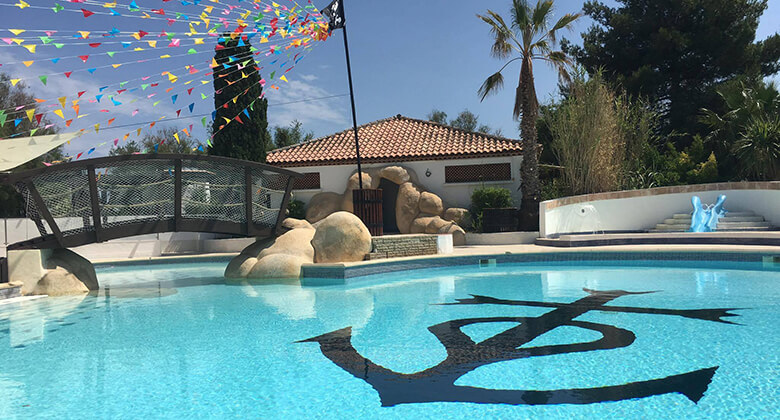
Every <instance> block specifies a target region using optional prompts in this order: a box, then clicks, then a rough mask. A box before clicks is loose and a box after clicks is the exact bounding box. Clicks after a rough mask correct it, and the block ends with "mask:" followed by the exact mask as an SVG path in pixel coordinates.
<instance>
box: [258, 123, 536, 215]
mask: <svg viewBox="0 0 780 420" xmlns="http://www.w3.org/2000/svg"><path fill="white" fill-rule="evenodd" d="M358 133H359V136H360V157H361V163H362V166H363V170H364V171H369V170H371V169H378V168H383V167H386V166H402V167H404V168H405V169H407V170H411V171H413V172H414V173H416V175H417V178H418V182H419V184H420V186H421V187H422V188H424V189H425V190H427V191H429V192H431V193H433V194H436V195H438V196H439V197H441V198H442V199H443V201H444V204H445V206H446V207H462V208H469V207H470V202H471V193H472V192H473V191H474V189H476V188H478V187H480V186H495V187H503V188H507V189H509V190H510V191H511V192H512V196H513V198H514V200H515V202H516V203H519V202H520V163H521V160H522V156H521V155H522V145H521V142H520V141H519V140H511V139H507V138H503V137H498V136H493V135H488V134H484V133H474V132H468V131H464V130H460V129H457V128H454V127H450V126H447V125H442V124H437V123H434V122H431V121H423V120H418V119H414V118H408V117H404V116H402V115H397V116H395V117H391V118H387V119H383V120H379V121H375V122H372V123H368V124H365V125H362V126H360V127H358ZM267 162H268V163H269V164H271V165H274V166H279V167H283V168H288V169H291V170H294V171H297V172H300V173H303V174H305V177H304V178H302V179H300V180H298V182H297V183H296V184H295V185H294V187H293V188H294V191H293V192H294V196H295V199H298V200H302V201H304V202H307V203H308V201H309V200H310V199H311V198H312V197H313V196H314V195H316V194H318V193H321V192H334V193H339V194H341V193H343V192H344V191H345V188H346V185H347V180H348V179H349V177H350V176H351V175H352V174H353V173H355V171H356V163H357V162H356V159H355V138H354V134H353V130H352V129H349V130H345V131H342V132H339V133H336V134H332V135H329V136H325V137H321V138H318V139H314V140H311V141H308V142H305V143H302V144H297V145H293V146H289V147H285V148H281V149H277V150H274V151H272V152H269V154H268V156H267ZM379 188H381V189H383V190H385V192H384V194H383V195H384V197H385V200H386V201H387V200H388V199H389V200H394V199H395V197H396V196H397V194H395V193H393V191H397V190H398V186H397V185H395V184H393V183H392V182H388V181H387V180H386V179H382V182H381V183H380V185H379ZM388 189H389V190H390V191H387V190H388ZM387 208H394V203H389V206H387ZM387 216H388V215H385V217H386V218H387Z"/></svg>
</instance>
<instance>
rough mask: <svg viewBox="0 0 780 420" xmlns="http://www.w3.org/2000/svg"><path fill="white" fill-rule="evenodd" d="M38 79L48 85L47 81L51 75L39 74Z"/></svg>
mask: <svg viewBox="0 0 780 420" xmlns="http://www.w3.org/2000/svg"><path fill="white" fill-rule="evenodd" d="M38 79H40V80H41V83H43V85H44V86H46V83H47V81H48V80H49V76H38Z"/></svg>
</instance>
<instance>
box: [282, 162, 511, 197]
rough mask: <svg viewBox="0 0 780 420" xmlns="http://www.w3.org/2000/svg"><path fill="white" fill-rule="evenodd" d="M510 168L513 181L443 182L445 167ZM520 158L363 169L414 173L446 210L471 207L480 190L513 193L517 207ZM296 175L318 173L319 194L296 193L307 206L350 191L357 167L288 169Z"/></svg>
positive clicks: (375, 165)
mask: <svg viewBox="0 0 780 420" xmlns="http://www.w3.org/2000/svg"><path fill="white" fill-rule="evenodd" d="M507 162H509V163H510V164H511V169H512V180H511V181H501V182H484V183H480V182H473V183H457V184H447V183H445V182H444V167H445V166H457V165H484V164H488V163H507ZM521 162H522V157H521V156H506V157H492V158H477V159H450V160H427V161H416V162H400V163H398V164H393V163H377V164H366V165H362V167H363V168H364V170H367V169H371V168H384V167H386V166H402V167H404V168H407V169H411V170H413V171H414V172H415V173H416V174H417V178H418V179H419V181H420V184H422V187H423V188H425V189H426V190H428V191H430V192H432V193H434V194H436V195H438V196H439V197H441V198H442V200H443V201H444V206H445V208H449V207H462V208H469V207H470V206H471V193H472V192H473V191H474V190H475V189H477V188H479V187H480V186H483V185H484V186H491V187H503V188H506V189H508V190H509V191H511V192H512V198H513V200H514V201H515V205H519V204H520V199H521V192H520V163H521ZM289 169H291V170H294V171H296V172H300V173H307V172H319V173H320V189H318V190H296V191H293V195H294V198H295V199H297V200H301V201H303V202H305V203H308V202H309V200H310V199H311V198H312V197H313V196H314V195H316V194H318V193H320V192H328V191H330V192H335V193H339V194H342V193H343V192H344V190H345V189H346V187H347V179H349V177H350V176H351V175H352V174H353V173H355V172H356V171H357V168H356V166H355V165H337V166H306V167H297V168H289ZM426 170H430V172H431V176H430V177H426V176H425V173H426Z"/></svg>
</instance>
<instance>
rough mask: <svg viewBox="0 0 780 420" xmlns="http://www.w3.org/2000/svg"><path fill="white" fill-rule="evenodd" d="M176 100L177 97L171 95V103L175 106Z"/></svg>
mask: <svg viewBox="0 0 780 420" xmlns="http://www.w3.org/2000/svg"><path fill="white" fill-rule="evenodd" d="M178 98H179V95H173V96H171V101H172V102H173V103H174V104H175V103H176V99H178Z"/></svg>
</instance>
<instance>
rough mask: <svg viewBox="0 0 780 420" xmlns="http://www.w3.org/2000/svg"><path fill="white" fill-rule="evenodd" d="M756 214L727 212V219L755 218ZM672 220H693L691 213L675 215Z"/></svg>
mask: <svg viewBox="0 0 780 420" xmlns="http://www.w3.org/2000/svg"><path fill="white" fill-rule="evenodd" d="M755 215H756V214H755V213H754V212H752V211H730V212H726V216H727V217H753V216H755ZM672 218H674V219H688V220H690V219H691V213H675V214H674V215H673V216H672Z"/></svg>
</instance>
